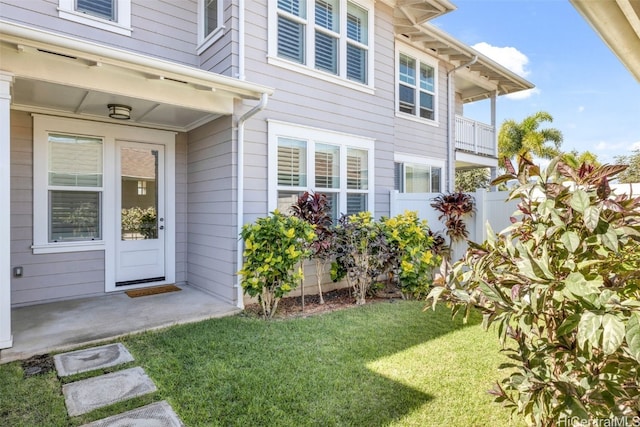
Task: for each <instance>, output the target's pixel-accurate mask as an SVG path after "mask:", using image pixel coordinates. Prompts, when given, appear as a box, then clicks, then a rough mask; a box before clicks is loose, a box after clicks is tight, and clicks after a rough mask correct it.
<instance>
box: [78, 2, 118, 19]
mask: <svg viewBox="0 0 640 427" xmlns="http://www.w3.org/2000/svg"><path fill="white" fill-rule="evenodd" d="M114 1H115V0H76V10H77V11H78V12H84V13H88V14H89V15H93V16H97V17H100V18H104V19H108V20H110V21H115V19H116V17H115V9H116V8H115V5H114Z"/></svg>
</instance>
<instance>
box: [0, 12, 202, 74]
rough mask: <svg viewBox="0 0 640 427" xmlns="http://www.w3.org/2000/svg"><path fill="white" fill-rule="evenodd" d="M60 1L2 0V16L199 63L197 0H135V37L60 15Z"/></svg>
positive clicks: (86, 37)
mask: <svg viewBox="0 0 640 427" xmlns="http://www.w3.org/2000/svg"><path fill="white" fill-rule="evenodd" d="M57 8H58V0H27V1H25V0H2V7H0V17H1V18H3V19H8V20H10V21H13V22H16V23H19V24H23V25H28V26H33V25H34V24H36V25H37V26H38V28H41V29H43V30H46V31H51V32H56V33H61V34H65V35H68V36H71V37H75V38H79V39H83V40H88V41H91V42H94V43H98V44H102V45H108V46H113V47H117V48H121V49H126V50H130V51H133V52H139V53H142V54H145V55H150V56H155V57H158V58H163V59H166V60H171V61H176V62H179V63H183V64H188V65H192V66H197V65H198V63H199V61H198V58H197V56H196V43H197V34H196V31H197V21H196V11H197V0H181V1H178V2H175V1H163V0H153V1H148V0H132V1H131V28H132V29H133V31H132V33H131V36H130V37H129V36H124V35H120V34H115V33H112V32H110V31H106V30H101V29H99V28H94V27H92V26H88V25H84V24H80V23H76V22H73V21H69V20H67V19H63V18H59V17H58V10H57Z"/></svg>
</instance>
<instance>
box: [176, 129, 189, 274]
mask: <svg viewBox="0 0 640 427" xmlns="http://www.w3.org/2000/svg"><path fill="white" fill-rule="evenodd" d="M187 140H188V136H187V134H186V133H179V134H177V135H176V198H175V203H176V223H175V227H176V283H185V282H186V281H187Z"/></svg>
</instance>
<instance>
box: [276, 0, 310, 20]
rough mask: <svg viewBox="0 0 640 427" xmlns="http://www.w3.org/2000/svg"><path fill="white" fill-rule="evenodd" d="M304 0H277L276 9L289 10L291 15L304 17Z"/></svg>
mask: <svg viewBox="0 0 640 427" xmlns="http://www.w3.org/2000/svg"><path fill="white" fill-rule="evenodd" d="M305 3H306V0H278V9H280V10H284V11H285V12H289V13H290V14H292V15H295V16H299V17H301V18H304V17H305V15H306V14H305V7H304V6H305Z"/></svg>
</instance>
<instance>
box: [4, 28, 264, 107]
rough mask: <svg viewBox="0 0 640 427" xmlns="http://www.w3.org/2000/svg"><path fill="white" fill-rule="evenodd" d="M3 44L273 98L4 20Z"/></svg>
mask: <svg viewBox="0 0 640 427" xmlns="http://www.w3.org/2000/svg"><path fill="white" fill-rule="evenodd" d="M0 40H3V41H9V42H12V43H15V44H16V45H27V46H32V47H35V48H41V49H48V50H51V49H52V47H55V51H56V53H62V54H65V55H69V56H73V57H78V58H82V59H86V60H88V61H93V62H95V63H99V64H109V65H112V66H115V67H119V68H124V69H128V70H132V71H137V72H140V73H144V74H148V75H155V76H158V77H165V78H170V79H175V80H180V81H186V82H187V83H191V84H193V85H197V86H203V87H210V88H211V89H214V90H222V91H228V92H231V93H233V94H234V95H236V96H237V97H239V98H250V99H259V98H260V97H261V95H262V94H263V93H266V94H268V95H271V94H273V89H272V88H269V87H266V86H262V85H258V84H255V83H249V82H247V81H243V80H238V79H235V78H232V77H227V76H223V75H221V74H216V73H212V72H209V71H205V70H201V69H198V68H194V67H190V66H187V65H182V64H179V63H176V62H171V61H167V60H164V59H160V58H154V57H150V56H147V55H142V54H139V53H134V52H129V51H126V50H123V49H117V48H114V47H109V46H104V45H100V44H97V43H93V42H90V41H86V40H81V39H76V38H73V37H69V36H65V35H61V34H57V33H52V32H49V31H43V30H40V29H35V28H31V27H27V26H24V25H20V24H16V23H14V22H10V21H5V20H0Z"/></svg>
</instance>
